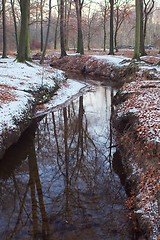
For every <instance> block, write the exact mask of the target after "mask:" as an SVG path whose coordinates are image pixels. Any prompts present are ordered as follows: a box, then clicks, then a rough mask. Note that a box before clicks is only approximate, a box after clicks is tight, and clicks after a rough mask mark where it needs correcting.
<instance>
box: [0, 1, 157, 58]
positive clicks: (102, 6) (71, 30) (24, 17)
mask: <svg viewBox="0 0 160 240" xmlns="http://www.w3.org/2000/svg"><path fill="white" fill-rule="evenodd" d="M0 7H1V8H0V21H1V27H0V33H1V35H2V37H1V36H0V38H1V39H2V57H4V58H5V57H7V51H9V50H11V49H12V47H11V46H10V44H12V42H14V44H15V48H16V51H17V61H19V62H25V61H26V60H30V59H31V57H30V49H32V48H33V47H35V48H37V47H39V50H40V51H41V52H42V59H41V63H43V60H44V57H45V54H46V50H47V49H48V48H49V47H50V48H52V49H53V48H54V49H57V46H58V47H59V48H60V50H61V57H63V56H66V55H67V51H68V50H69V48H72V49H74V50H75V51H76V52H77V53H80V54H84V48H85V47H86V46H87V48H88V50H90V49H91V48H93V47H94V48H96V46H98V48H99V46H100V47H102V49H103V51H106V49H107V47H108V48H109V54H112V55H113V54H114V52H115V51H118V48H119V47H120V45H128V43H129V42H127V40H126V39H127V37H128V38H129V39H130V37H129V35H132V36H134V39H135V41H134V44H132V43H131V44H129V45H134V58H136V59H139V58H140V56H142V55H145V54H146V51H145V42H146V37H147V25H148V24H150V25H151V24H152V25H153V26H154V29H155V32H154V33H153V35H154V34H155V33H156V32H157V30H156V28H157V29H158V27H159V23H158V22H155V23H152V22H151V21H150V19H151V18H150V16H151V14H152V13H153V12H154V11H156V8H155V0H135V1H133V0H101V1H94V0H2V2H1V6H0ZM157 11H158V10H157ZM149 21H150V22H149ZM9 34H10V35H11V38H12V39H13V41H12V42H11V40H10V38H9V37H8V35H9ZM149 34H150V35H151V34H152V32H150V33H149ZM124 35H125V38H126V39H124V40H123V38H124ZM120 36H123V37H122V40H121V41H120ZM154 37H155V36H154ZM132 38H133V37H132ZM159 39H160V36H158V35H157V38H155V41H157V42H158V44H159V41H160V40H159ZM123 41H124V44H123ZM50 42H52V46H51V45H50ZM100 42H101V45H100V44H99V43H100ZM49 45H50V46H49ZM92 46H93V47H92Z"/></svg>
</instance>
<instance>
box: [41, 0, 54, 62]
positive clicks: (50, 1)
mask: <svg viewBox="0 0 160 240" xmlns="http://www.w3.org/2000/svg"><path fill="white" fill-rule="evenodd" d="M51 3H52V0H49V16H48V27H47V34H46V40H45V45H44V48H43V53H42V58H41V60H40V64H42V63H43V62H44V57H45V54H46V50H47V44H48V38H49V31H50V23H51V10H52V8H51Z"/></svg>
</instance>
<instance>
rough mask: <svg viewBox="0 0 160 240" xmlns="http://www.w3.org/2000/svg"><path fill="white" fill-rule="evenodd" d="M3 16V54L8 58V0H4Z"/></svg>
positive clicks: (3, 56)
mask: <svg viewBox="0 0 160 240" xmlns="http://www.w3.org/2000/svg"><path fill="white" fill-rule="evenodd" d="M2 16H3V54H2V58H6V57H7V36H6V35H7V32H6V0H2Z"/></svg>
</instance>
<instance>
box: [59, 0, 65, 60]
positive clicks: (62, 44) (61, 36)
mask: <svg viewBox="0 0 160 240" xmlns="http://www.w3.org/2000/svg"><path fill="white" fill-rule="evenodd" d="M60 44H61V57H64V56H66V55H67V53H66V50H65V38H64V0H60Z"/></svg>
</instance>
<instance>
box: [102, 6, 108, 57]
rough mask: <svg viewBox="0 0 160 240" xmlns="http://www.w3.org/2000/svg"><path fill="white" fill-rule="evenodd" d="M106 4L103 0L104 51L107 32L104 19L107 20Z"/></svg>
mask: <svg viewBox="0 0 160 240" xmlns="http://www.w3.org/2000/svg"><path fill="white" fill-rule="evenodd" d="M106 8H107V6H106V2H105V10H104V17H103V35H104V36H103V51H104V52H105V51H106V39H107V33H106V20H107V9H106Z"/></svg>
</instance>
